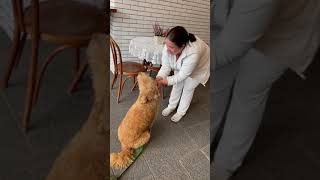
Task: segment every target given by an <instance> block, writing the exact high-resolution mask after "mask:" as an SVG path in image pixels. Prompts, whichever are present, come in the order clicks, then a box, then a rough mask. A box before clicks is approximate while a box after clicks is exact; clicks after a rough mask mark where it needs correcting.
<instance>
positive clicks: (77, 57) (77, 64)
mask: <svg viewBox="0 0 320 180" xmlns="http://www.w3.org/2000/svg"><path fill="white" fill-rule="evenodd" d="M79 68H80V48H76V49H75V60H74V67H73V72H74V74H75V75H76V74H77V73H78V71H79Z"/></svg>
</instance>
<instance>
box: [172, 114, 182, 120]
mask: <svg viewBox="0 0 320 180" xmlns="http://www.w3.org/2000/svg"><path fill="white" fill-rule="evenodd" d="M182 117H183V115H182V114H179V113H178V112H177V113H175V114H174V115H173V116H172V117H171V121H173V122H179V121H180V119H181V118H182Z"/></svg>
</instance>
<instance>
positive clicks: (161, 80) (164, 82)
mask: <svg viewBox="0 0 320 180" xmlns="http://www.w3.org/2000/svg"><path fill="white" fill-rule="evenodd" d="M158 83H159V84H162V85H168V81H167V79H166V78H163V79H160V80H158Z"/></svg>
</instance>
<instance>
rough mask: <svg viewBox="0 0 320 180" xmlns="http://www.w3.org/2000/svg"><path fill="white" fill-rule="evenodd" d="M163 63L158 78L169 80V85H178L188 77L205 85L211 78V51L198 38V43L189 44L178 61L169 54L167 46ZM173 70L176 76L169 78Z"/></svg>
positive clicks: (163, 53) (163, 54) (163, 55)
mask: <svg viewBox="0 0 320 180" xmlns="http://www.w3.org/2000/svg"><path fill="white" fill-rule="evenodd" d="M161 62H162V66H161V69H160V71H159V72H158V75H157V76H160V77H162V78H167V81H168V85H174V84H177V83H179V82H181V81H183V80H185V79H186V78H187V77H190V78H192V79H194V80H196V81H198V82H199V83H201V84H203V85H205V83H206V82H207V81H208V79H209V76H210V49H209V46H208V45H207V44H206V43H205V42H204V41H202V40H201V39H200V38H198V37H196V41H194V42H189V43H187V45H186V47H185V48H184V49H183V51H182V53H181V55H180V57H179V59H178V60H176V56H175V55H171V54H169V53H168V51H167V46H166V45H165V46H164V48H163V52H162V60H161ZM171 70H173V71H174V75H173V76H168V75H169V74H170V71H171Z"/></svg>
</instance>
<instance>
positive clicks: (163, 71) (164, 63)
mask: <svg viewBox="0 0 320 180" xmlns="http://www.w3.org/2000/svg"><path fill="white" fill-rule="evenodd" d="M170 72H171V67H170V63H169V58H168V52H167V46H166V45H165V46H164V48H163V50H162V57H161V68H160V70H159V72H158V74H157V77H159V76H160V77H162V78H166V77H167V76H168V75H169V74H170Z"/></svg>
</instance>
